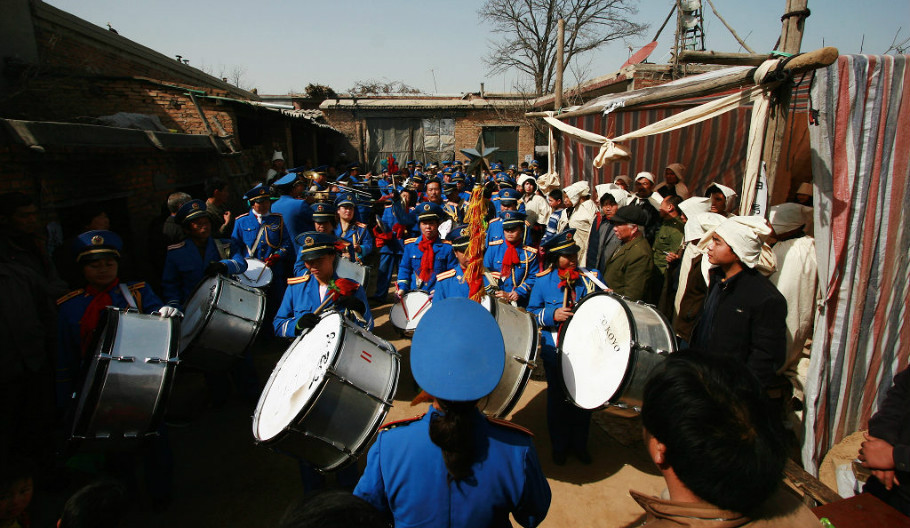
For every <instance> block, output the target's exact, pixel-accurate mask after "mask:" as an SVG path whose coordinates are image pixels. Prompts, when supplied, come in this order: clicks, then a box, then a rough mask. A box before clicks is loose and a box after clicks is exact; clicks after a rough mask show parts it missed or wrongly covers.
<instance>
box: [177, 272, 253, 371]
mask: <svg viewBox="0 0 910 528" xmlns="http://www.w3.org/2000/svg"><path fill="white" fill-rule="evenodd" d="M233 277H234V276H227V275H220V274H219V275H218V276H217V277H206V278H204V279H203V280H201V281H199V284H197V285H196V290H198V289H199V288H201V287H202V286H203V285H204V284H205V283H206V282H208V279H212V280H214V281H215V286H216V288H215V291H214V292H213V297H212V302H210V303H209V304H208V305H207V306H206V309H205V316H204V317H203V318H202V319H201V323H200V324H199V325H198V326H199V330H198V331H196V333H195V334H194V335H193V338H192V339H190V340H189V342H187V343H186V346H182V348H181V349H180V350H179V352H178V355H179V354H184V353H186V352H191V351H192V350H195V349H198V348H200V343H199V342H198V340H199V338H200V337H201V335H202V333H203V331H204V330H205V328H206V326H207V325H208V324H209V323H210V322H211V320H212V318H213V317H214V315H215V312H224V313H226V314H228V315H230V316H233V317H237V316H236V315H234V314H232V313H229V312H226V311H224V310H221V309H219V308H217V307H216V306H215V305H216V304H218V300H219V299H220V298H221V294H222V292H223V291H224V283H225V282H229V283H231V286H235V287H237V288H241V289H243V290H246V291H247V292H249V293H250V294H251V295H255V296H256V297H258V298H259V299H260V300H261V303H262V306H261V307H260V310H259V312H260V314H259V315H260V318H261V319H262V320H259V321H253V320H250V319H245V318H242V317H238V318H240V319H243V320H244V321H248V322H250V323H253V327H254V329H253V331H252V332H251V335H250V338H249V340H247V342H246V345H245V346H244V347H243V348H244V350H246V349H248V348H249V347H250V346H252V344H253V342H254V341H256V336H258V335H259V332H260V331H261V330H262V327H263V326H264V325H263V320H264V318H265V312H266V299H265V293H263V291H262V290H261V289H259V288H254V287H252V286H247V285H246V284H244V283H242V282H241V281H239V280H237V279H234V278H233ZM196 290H193V293H192V294H191V295H190V298H192V297H193V296H194V295H195V294H196ZM181 324H182V323H181ZM180 337H181V340H182V338H183V335H182V332H181V336H180ZM181 345H182V343H181ZM201 348H203V349H208V347H205V346H201ZM186 359H187V361H189V362H192V361H193V357H192V354H191V357H188V358H186ZM194 366H199V365H197V364H195V363H194Z"/></svg>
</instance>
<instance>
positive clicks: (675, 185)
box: [654, 163, 689, 200]
mask: <svg viewBox="0 0 910 528" xmlns="http://www.w3.org/2000/svg"><path fill="white" fill-rule="evenodd" d="M684 179H686V166H685V165H683V164H682V163H671V164H669V165H667V168H666V169H664V181H662V182H660V183H659V184H658V185H657V187H654V192H656V193H658V194H660V195H661V196H663V197H664V198H666V197H667V196H671V195H676V196H679V197H680V198H682V199H683V200H686V199H688V198H689V188H688V187H686V184H685V183H683V180H684Z"/></svg>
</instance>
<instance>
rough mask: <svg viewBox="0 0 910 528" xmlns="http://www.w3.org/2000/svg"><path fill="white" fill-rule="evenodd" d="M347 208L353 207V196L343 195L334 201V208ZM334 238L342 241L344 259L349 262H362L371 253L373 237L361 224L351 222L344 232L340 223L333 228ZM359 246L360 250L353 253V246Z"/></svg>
mask: <svg viewBox="0 0 910 528" xmlns="http://www.w3.org/2000/svg"><path fill="white" fill-rule="evenodd" d="M342 206H349V207H355V203H354V195H353V194H352V193H345V194H342V195H341V196H339V197H338V199H337V200H335V207H336V208H337V207H342ZM335 236H336V237H338V240H341V241H343V243H344V245H345V246H346V251H345V255H344V256H345V258H347V259H348V260H350V261H351V262H362V261H363V259H364V258H365V257H366V256H367V255H369V254H370V253H372V252H373V235H371V234H370V229H369V227H367V225H366V224H364V223H363V222H357V221H355V222H353V223H351V224H350V225H349V226H348V228H347V229H346V230H342V228H341V222H339V223H338V224H337V225H336V226H335ZM355 243H356V244H359V245H360V250H358V251H354V248H353V246H354V244H355Z"/></svg>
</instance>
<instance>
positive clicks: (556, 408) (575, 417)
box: [541, 345, 592, 452]
mask: <svg viewBox="0 0 910 528" xmlns="http://www.w3.org/2000/svg"><path fill="white" fill-rule="evenodd" d="M541 356H543V366H544V369H545V371H546V374H547V430H548V431H549V433H550V442H551V443H552V444H553V451H559V452H565V451H567V450H569V449H571V450H573V451H575V452H585V451H587V448H588V431H590V429H591V414H592V412H591V411H589V410H587V409H580V408H578V407H576V406H575V404H573V403H572V402H570V401H569V399H568V396H566V393H565V389H564V387H563V382H562V373H561V371H560V367H559V358H558V356H557V354H556V348H555V347H553V346H550V345H543V346H542V347H541Z"/></svg>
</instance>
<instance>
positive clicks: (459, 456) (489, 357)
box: [354, 299, 551, 527]
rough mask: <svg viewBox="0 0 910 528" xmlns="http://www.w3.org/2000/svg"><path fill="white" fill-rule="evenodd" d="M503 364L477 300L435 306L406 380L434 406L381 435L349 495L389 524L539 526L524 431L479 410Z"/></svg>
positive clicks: (535, 467)
mask: <svg viewBox="0 0 910 528" xmlns="http://www.w3.org/2000/svg"><path fill="white" fill-rule="evenodd" d="M478 345H480V346H478ZM504 362H505V345H504V343H503V339H502V333H501V332H500V330H499V326H498V325H497V324H496V321H495V320H494V319H493V317H492V316H491V315H490V313H489V312H487V311H486V310H485V309H484V308H483V307H482V306H480V305H479V304H477V303H475V302H473V301H471V300H469V299H446V300H444V301H441V302H438V303H435V304H434V305H433V307H432V308H430V310H429V311H428V312H427V313H426V314H425V315H424V316H423V319H422V321H421V324H420V326H419V327H418V328H417V331H416V333H415V334H414V340H413V344H412V345H411V369H412V371H413V373H414V379H415V380H416V381H417V383H419V384H420V386H421V387H423V388H424V389H425V390H426V392H428V393H429V394H431V395H432V396H433V397H434V401H433V404H432V405H431V406H430V408H429V411H428V412H427V413H426V414H425V415H424V416H423V417H421V418H417V419H413V420H404V421H402V422H397V423H394V424H390V425H388V426H386V427H385V428H384V429H383V430H382V432H380V433H379V435H378V437H377V438H376V442H375V443H374V444H373V446H372V447H371V448H370V451H369V455H368V457H367V465H366V469H365V471H364V474H363V476H362V477H361V479H360V482H359V483H358V484H357V487H356V488H355V489H354V495H357V496H358V497H361V498H362V499H364V500H366V501H367V502H369V503H370V504H372V505H373V506H374V507H376V508H377V509H379V511H381V512H383V513H384V514H386V515H388V516H390V517H391V518H392V520H393V521H394V524H395V525H396V526H508V525H509V522H510V521H509V516H510V514H511V516H512V518H514V519H515V521H517V522H518V524H520V525H521V526H526V527H530V526H537V525H538V524H540V523H541V522H542V521H543V519H544V517H545V516H546V514H547V511H548V510H549V507H550V498H551V494H550V486H549V484H548V483H547V479H546V477H545V476H544V474H543V472H542V471H541V468H540V461H539V459H538V457H537V451H536V450H535V448H534V442H533V439H532V437H531V434H530V433H529V432H528V431H526V430H525V429H523V428H521V427H519V426H517V425H514V424H511V423H509V422H506V421H502V420H496V419H492V418H485V417H484V416H483V415H482V414H481V413H480V411H479V410H478V409H477V402H478V400H479V399H481V398H483V397H484V396H486V395H487V394H489V393H490V392H492V391H493V389H494V388H495V387H496V385H497V384H498V383H499V379H500V377H501V376H502V372H503V368H504Z"/></svg>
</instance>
